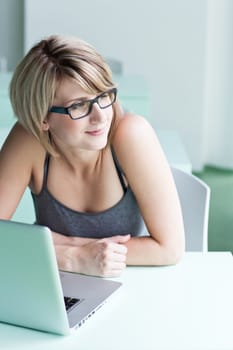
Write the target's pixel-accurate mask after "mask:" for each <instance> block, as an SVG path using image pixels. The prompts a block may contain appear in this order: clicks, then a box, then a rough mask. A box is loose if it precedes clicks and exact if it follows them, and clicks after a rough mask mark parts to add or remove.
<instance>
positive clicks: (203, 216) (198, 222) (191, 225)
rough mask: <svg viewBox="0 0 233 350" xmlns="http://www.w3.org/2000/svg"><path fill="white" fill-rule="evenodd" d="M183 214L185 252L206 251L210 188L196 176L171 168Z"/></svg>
mask: <svg viewBox="0 0 233 350" xmlns="http://www.w3.org/2000/svg"><path fill="white" fill-rule="evenodd" d="M171 170H172V174H173V177H174V180H175V184H176V188H177V192H178V195H179V198H180V204H181V208H182V213H183V220H184V229H185V240H186V247H185V250H186V251H207V250H208V222H209V205H210V188H209V186H208V185H207V184H206V183H205V182H204V181H202V180H200V179H199V178H197V177H196V176H194V175H193V174H190V173H186V172H184V171H182V170H180V169H178V168H171Z"/></svg>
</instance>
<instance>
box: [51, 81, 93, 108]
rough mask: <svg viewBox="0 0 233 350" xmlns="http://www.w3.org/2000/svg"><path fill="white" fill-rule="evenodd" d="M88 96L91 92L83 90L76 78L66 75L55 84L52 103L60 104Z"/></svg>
mask: <svg viewBox="0 0 233 350" xmlns="http://www.w3.org/2000/svg"><path fill="white" fill-rule="evenodd" d="M90 96H91V93H90V92H87V91H86V90H84V89H83V88H82V87H81V85H80V84H79V82H78V81H77V80H75V79H73V78H69V77H66V78H63V79H62V80H61V82H60V83H59V84H58V86H57V89H56V93H55V98H54V103H53V104H54V105H55V104H56V105H61V106H62V105H65V104H68V103H69V102H72V101H73V100H76V99H86V98H89V97H90Z"/></svg>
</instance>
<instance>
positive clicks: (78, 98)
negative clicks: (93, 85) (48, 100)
mask: <svg viewBox="0 0 233 350" xmlns="http://www.w3.org/2000/svg"><path fill="white" fill-rule="evenodd" d="M90 99H91V96H79V97H76V98H72V99H71V100H65V101H64V100H63V101H62V103H59V105H60V106H61V105H63V106H67V105H71V104H72V103H74V102H77V103H78V102H82V101H87V100H90ZM56 105H58V103H56Z"/></svg>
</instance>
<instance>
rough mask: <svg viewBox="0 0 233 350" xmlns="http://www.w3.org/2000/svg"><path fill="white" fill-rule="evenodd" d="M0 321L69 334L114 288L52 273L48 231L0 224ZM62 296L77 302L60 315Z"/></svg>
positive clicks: (115, 285)
mask: <svg viewBox="0 0 233 350" xmlns="http://www.w3.org/2000/svg"><path fill="white" fill-rule="evenodd" d="M0 280H1V285H0V321H1V322H5V323H10V324H14V325H18V326H23V327H27V328H32V329H37V330H41V331H46V332H51V333H57V334H64V335H65V334H69V333H70V332H71V331H72V330H74V329H76V328H78V327H80V326H81V325H82V324H83V323H84V321H85V320H86V319H87V318H88V317H90V316H91V315H92V314H93V313H94V312H95V311H96V310H97V309H98V308H99V307H100V306H101V305H102V304H103V303H104V302H105V301H106V300H107V298H108V297H109V296H110V295H111V294H112V293H113V292H114V291H115V290H117V289H118V288H119V287H120V286H121V283H120V282H116V281H111V280H105V279H103V278H98V277H92V276H86V275H80V274H75V273H69V272H62V271H60V272H59V271H58V266H57V260H56V255H55V250H54V246H53V241H52V235H51V231H50V230H49V229H48V228H47V227H44V226H39V225H30V224H23V223H17V222H13V221H7V220H0ZM64 295H65V296H67V297H74V298H78V299H80V302H79V303H78V304H77V306H75V307H73V308H72V309H71V311H70V312H68V313H67V312H66V310H65V304H64Z"/></svg>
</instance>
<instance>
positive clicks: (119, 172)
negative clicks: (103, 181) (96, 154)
mask: <svg viewBox="0 0 233 350" xmlns="http://www.w3.org/2000/svg"><path fill="white" fill-rule="evenodd" d="M111 152H112V158H113V161H114V164H115V167H116V171H117V174H118V177H119V180H120V183H121V186H122V188H123V191H124V193H126V191H127V186H126V184H125V181H124V177H123V171H122V169H121V166H120V164H119V162H118V160H117V157H116V153H115V151H114V149H113V146H111Z"/></svg>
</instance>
